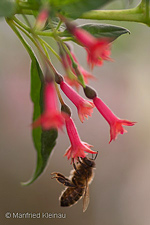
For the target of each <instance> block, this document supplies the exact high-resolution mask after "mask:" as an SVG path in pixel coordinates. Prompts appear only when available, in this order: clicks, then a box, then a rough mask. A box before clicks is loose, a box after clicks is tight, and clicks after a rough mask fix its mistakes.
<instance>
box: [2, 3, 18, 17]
mask: <svg viewBox="0 0 150 225" xmlns="http://www.w3.org/2000/svg"><path fill="white" fill-rule="evenodd" d="M14 11H15V3H14V2H13V1H9V0H0V17H11V16H12V15H13V13H14Z"/></svg>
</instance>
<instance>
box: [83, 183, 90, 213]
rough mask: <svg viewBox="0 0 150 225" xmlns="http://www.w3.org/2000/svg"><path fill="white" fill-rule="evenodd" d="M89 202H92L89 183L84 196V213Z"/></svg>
mask: <svg viewBox="0 0 150 225" xmlns="http://www.w3.org/2000/svg"><path fill="white" fill-rule="evenodd" d="M89 202H90V194H89V185H88V183H87V184H86V187H85V192H84V196H83V212H85V211H86V210H87V208H88V205H89Z"/></svg>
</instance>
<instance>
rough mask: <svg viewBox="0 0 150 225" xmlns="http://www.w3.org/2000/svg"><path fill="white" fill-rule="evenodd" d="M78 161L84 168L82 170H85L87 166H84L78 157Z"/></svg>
mask: <svg viewBox="0 0 150 225" xmlns="http://www.w3.org/2000/svg"><path fill="white" fill-rule="evenodd" d="M78 160H79V163H80V164H81V165H82V166H83V167H84V168H87V165H86V164H84V163H83V162H81V160H80V158H79V157H78Z"/></svg>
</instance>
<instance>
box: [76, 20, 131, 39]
mask: <svg viewBox="0 0 150 225" xmlns="http://www.w3.org/2000/svg"><path fill="white" fill-rule="evenodd" d="M79 27H80V28H82V29H84V30H86V31H88V32H89V33H91V34H92V35H93V36H94V37H96V38H101V37H108V38H111V39H113V40H115V39H116V38H118V37H119V36H120V35H122V34H126V33H129V34H130V31H129V30H128V29H126V28H124V27H120V26H115V25H110V24H94V23H89V24H84V25H81V26H79Z"/></svg>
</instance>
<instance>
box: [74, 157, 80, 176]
mask: <svg viewBox="0 0 150 225" xmlns="http://www.w3.org/2000/svg"><path fill="white" fill-rule="evenodd" d="M73 167H74V169H75V171H76V172H77V174H79V175H81V173H80V172H79V170H77V167H76V164H75V162H74V159H73Z"/></svg>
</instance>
